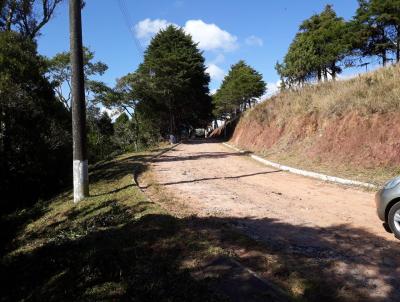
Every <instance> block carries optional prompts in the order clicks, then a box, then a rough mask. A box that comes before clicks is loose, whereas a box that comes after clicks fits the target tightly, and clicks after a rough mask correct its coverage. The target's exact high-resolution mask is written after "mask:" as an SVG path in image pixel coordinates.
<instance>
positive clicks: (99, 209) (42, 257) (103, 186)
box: [0, 153, 224, 301]
mask: <svg viewBox="0 0 400 302" xmlns="http://www.w3.org/2000/svg"><path fill="white" fill-rule="evenodd" d="M150 156H151V154H148V153H142V154H128V155H124V156H121V157H118V158H117V159H115V160H112V161H109V162H105V163H103V164H102V165H98V166H97V167H96V168H95V170H94V171H92V172H91V175H90V178H91V197H90V198H87V199H86V200H84V201H83V202H81V203H79V204H77V205H74V204H73V203H72V196H71V194H70V192H66V193H65V194H62V195H60V196H58V197H56V198H54V199H53V200H50V201H48V202H41V203H39V204H37V205H36V206H35V207H34V208H32V209H29V210H24V211H20V212H18V213H14V214H12V215H9V216H7V217H2V226H3V227H4V228H3V230H2V233H3V234H4V232H3V231H4V230H5V229H6V227H8V228H7V231H8V232H9V233H11V232H13V234H12V235H13V240H12V241H10V240H8V242H7V240H6V239H7V238H5V237H4V238H2V239H3V241H5V246H4V249H3V250H2V262H1V279H2V280H3V281H2V294H1V298H0V300H1V301H44V300H46V301H121V300H131V301H221V300H224V298H223V297H222V296H220V295H219V294H216V293H215V292H214V291H213V290H212V289H211V288H210V285H209V283H210V282H209V281H208V280H195V279H193V278H192V277H191V275H190V273H189V270H188V269H187V268H185V267H184V265H183V264H184V263H185V262H187V261H188V259H197V260H198V261H200V260H201V259H205V258H206V257H207V256H209V254H210V253H215V251H218V249H217V248H214V247H212V246H210V244H212V242H208V241H207V238H203V237H202V236H200V235H199V234H197V233H196V231H195V230H194V229H192V228H189V227H187V225H186V223H185V222H181V221H179V220H178V219H176V218H174V217H172V216H170V215H168V214H167V213H166V212H165V211H163V210H162V209H161V208H160V207H158V206H157V205H155V204H154V203H152V202H150V201H148V200H147V199H146V198H145V196H143V194H142V193H141V192H140V191H139V190H138V188H137V187H136V186H135V185H134V184H133V181H132V171H133V170H134V169H138V168H139V169H142V170H145V169H146V160H147V159H148V158H149V157H150ZM10 235H11V234H10ZM9 237H11V236H9ZM8 239H10V238H8Z"/></svg>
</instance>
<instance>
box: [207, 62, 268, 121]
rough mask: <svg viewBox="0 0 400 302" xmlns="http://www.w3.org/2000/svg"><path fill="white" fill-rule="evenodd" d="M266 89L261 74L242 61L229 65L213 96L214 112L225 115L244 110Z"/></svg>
mask: <svg viewBox="0 0 400 302" xmlns="http://www.w3.org/2000/svg"><path fill="white" fill-rule="evenodd" d="M265 91H266V84H265V82H264V81H263V79H262V75H261V74H260V73H259V72H257V71H256V70H255V69H254V68H252V67H251V66H249V65H247V64H246V63H245V62H244V61H242V60H241V61H239V62H238V63H236V64H235V65H232V66H231V69H230V71H229V73H228V75H227V76H226V77H225V78H224V80H223V82H222V84H221V87H220V88H219V89H218V91H217V93H216V94H215V96H214V105H215V107H216V109H215V111H214V113H215V114H216V115H219V116H221V115H226V114H228V113H234V114H236V112H238V111H240V110H245V109H246V108H247V107H251V105H252V103H253V102H254V101H255V100H256V99H257V98H259V97H261V96H262V95H263V94H264V93H265Z"/></svg>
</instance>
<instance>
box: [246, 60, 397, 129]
mask: <svg viewBox="0 0 400 302" xmlns="http://www.w3.org/2000/svg"><path fill="white" fill-rule="evenodd" d="M399 78H400V66H399V65H395V66H390V67H387V68H381V69H379V70H377V71H373V72H369V73H366V74H363V75H360V76H358V77H355V78H353V79H350V80H339V81H329V82H324V83H321V84H317V85H308V86H305V87H303V88H301V89H298V90H292V91H285V92H281V93H279V94H278V95H276V96H273V97H271V98H270V99H269V100H267V101H266V102H264V103H262V104H260V105H258V106H256V107H254V109H253V110H252V111H250V114H251V117H252V118H255V119H256V120H257V121H259V122H260V123H262V122H264V121H265V120H266V119H267V120H269V119H272V118H274V119H278V120H280V121H281V123H284V122H285V121H287V120H289V119H290V118H292V117H293V116H299V115H301V116H304V115H311V114H318V115H320V116H323V117H332V116H334V115H336V116H341V115H343V114H345V113H347V112H353V111H355V112H357V113H359V114H364V115H369V114H372V113H381V114H383V113H390V112H399V111H400V85H399V84H398V79H399Z"/></svg>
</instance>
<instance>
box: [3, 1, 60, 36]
mask: <svg viewBox="0 0 400 302" xmlns="http://www.w3.org/2000/svg"><path fill="white" fill-rule="evenodd" d="M61 2H62V0H1V1H0V30H2V31H18V32H19V33H20V34H21V35H22V36H24V37H27V38H30V39H34V38H35V37H36V36H37V35H38V34H39V32H40V30H41V29H42V28H43V26H44V25H46V24H47V23H48V22H49V21H50V19H51V17H52V16H53V15H54V11H55V9H56V7H57V5H58V4H60V3H61Z"/></svg>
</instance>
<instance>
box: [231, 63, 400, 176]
mask: <svg viewBox="0 0 400 302" xmlns="http://www.w3.org/2000/svg"><path fill="white" fill-rule="evenodd" d="M399 79H400V67H399V66H392V67H388V68H382V69H379V70H377V71H374V72H370V73H367V74H364V75H362V76H359V77H356V78H353V79H350V80H342V81H336V82H327V83H321V84H318V85H310V86H307V87H304V88H302V89H299V90H296V91H286V92H282V93H280V94H278V95H276V96H273V97H272V98H270V99H268V100H266V101H265V102H263V103H261V104H259V105H257V106H256V107H254V108H253V109H251V110H249V111H248V112H246V114H245V115H244V116H243V117H242V119H241V120H240V122H239V123H238V126H237V127H236V129H235V131H234V134H233V136H232V138H231V143H233V144H235V145H237V146H240V147H242V148H244V149H247V150H250V151H254V152H257V153H260V154H262V155H264V156H265V157H267V158H268V159H270V160H274V161H278V162H280V163H283V164H289V165H292V166H297V167H300V168H303V169H308V170H313V171H318V172H325V173H330V174H334V175H338V176H343V177H350V178H353V179H359V180H364V181H369V182H374V183H382V182H383V181H385V180H386V179H387V178H389V177H391V176H393V175H396V174H399V173H400V85H399Z"/></svg>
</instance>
